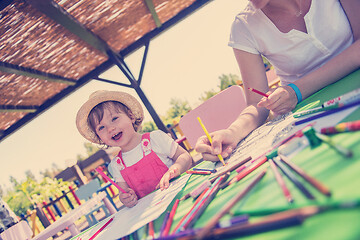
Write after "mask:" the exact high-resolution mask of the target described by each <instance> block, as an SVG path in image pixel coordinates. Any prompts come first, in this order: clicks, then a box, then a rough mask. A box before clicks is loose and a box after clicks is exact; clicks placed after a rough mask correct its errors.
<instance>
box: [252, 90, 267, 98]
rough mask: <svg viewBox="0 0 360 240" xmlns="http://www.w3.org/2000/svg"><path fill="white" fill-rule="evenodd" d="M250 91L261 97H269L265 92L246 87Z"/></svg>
mask: <svg viewBox="0 0 360 240" xmlns="http://www.w3.org/2000/svg"><path fill="white" fill-rule="evenodd" d="M248 89H249V90H250V91H252V92H254V93H257V94H259V95H261V96H263V97H269V95H267V94H266V93H263V92H260V91H259V90H256V89H255V88H248Z"/></svg>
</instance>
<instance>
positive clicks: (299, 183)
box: [273, 157, 315, 200]
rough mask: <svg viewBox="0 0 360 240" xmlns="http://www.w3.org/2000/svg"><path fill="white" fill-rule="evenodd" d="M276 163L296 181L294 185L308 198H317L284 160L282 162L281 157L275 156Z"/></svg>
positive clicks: (287, 175)
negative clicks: (289, 168) (287, 166)
mask: <svg viewBox="0 0 360 240" xmlns="http://www.w3.org/2000/svg"><path fill="white" fill-rule="evenodd" d="M273 161H274V162H275V164H276V165H277V166H278V167H279V168H280V170H281V171H282V172H283V173H284V175H285V176H286V177H287V178H288V179H289V180H290V181H291V182H293V183H294V185H295V186H296V187H297V188H298V189H299V190H300V191H301V192H302V193H303V194H304V195H305V196H306V197H307V198H308V199H312V200H313V199H315V197H314V196H313V195H312V194H311V193H310V192H309V191H308V190H307V189H306V188H305V187H304V185H303V184H302V183H301V182H300V181H299V180H298V179H297V178H296V176H295V175H294V174H293V173H292V172H291V171H289V170H288V169H287V168H286V167H285V166H284V165H283V163H282V162H280V160H279V157H275V158H273Z"/></svg>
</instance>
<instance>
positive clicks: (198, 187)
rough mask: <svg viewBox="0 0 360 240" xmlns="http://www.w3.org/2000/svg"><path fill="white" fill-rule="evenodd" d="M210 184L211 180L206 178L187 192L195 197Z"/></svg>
mask: <svg viewBox="0 0 360 240" xmlns="http://www.w3.org/2000/svg"><path fill="white" fill-rule="evenodd" d="M210 186H211V182H210V181H209V180H208V179H206V180H205V181H204V182H203V183H201V184H199V186H197V187H196V188H195V189H194V190H192V191H191V192H190V193H189V194H190V197H192V198H194V199H196V198H197V197H198V196H199V195H200V194H201V193H202V192H203V191H204V190H205V189H206V188H208V187H210Z"/></svg>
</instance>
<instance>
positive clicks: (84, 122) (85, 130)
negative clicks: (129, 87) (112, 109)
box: [76, 90, 144, 144]
mask: <svg viewBox="0 0 360 240" xmlns="http://www.w3.org/2000/svg"><path fill="white" fill-rule="evenodd" d="M107 101H116V102H120V103H122V104H124V105H125V106H126V107H128V108H129V109H130V111H131V112H132V113H133V114H134V117H135V119H139V122H140V123H141V122H142V121H143V119H144V112H143V109H142V107H141V105H140V103H139V102H138V101H137V100H136V98H134V97H133V96H131V95H130V94H128V93H125V92H119V91H106V90H99V91H96V92H93V93H92V94H91V95H90V97H89V100H87V101H86V102H85V103H84V104H83V105H82V106H81V108H80V109H79V111H78V113H77V115H76V127H77V129H78V130H79V132H80V134H81V135H82V136H83V137H84V138H86V139H87V140H89V141H91V142H93V143H97V144H101V142H100V141H99V139H98V137H97V135H96V133H94V132H93V131H92V130H91V127H90V126H89V124H88V117H89V114H90V112H91V110H92V109H93V108H94V107H96V106H97V105H98V104H100V103H102V102H107Z"/></svg>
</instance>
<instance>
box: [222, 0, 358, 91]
mask: <svg viewBox="0 0 360 240" xmlns="http://www.w3.org/2000/svg"><path fill="white" fill-rule="evenodd" d="M304 19H305V24H306V29H307V33H304V32H301V31H298V30H294V29H293V30H291V31H289V32H288V33H283V32H280V30H279V29H278V28H277V27H276V26H275V25H274V23H273V22H272V21H271V20H270V19H269V18H268V17H267V16H266V15H265V14H264V13H263V12H262V11H261V10H260V9H255V8H254V7H253V6H252V4H251V3H250V4H249V5H248V6H247V7H246V8H245V9H244V11H243V12H241V13H240V14H238V15H237V16H236V18H235V21H234V22H233V24H232V28H231V35H230V40H229V43H228V45H229V46H230V47H232V48H235V49H239V50H243V51H246V52H249V53H253V54H261V55H263V56H264V57H266V58H267V59H268V60H269V61H270V63H271V64H272V65H273V66H274V68H275V71H276V74H277V75H278V76H279V77H280V80H281V83H282V84H283V85H287V84H289V83H291V82H294V81H296V80H297V79H299V78H300V77H302V76H303V75H306V74H308V73H310V72H312V71H313V70H315V69H317V68H319V67H320V66H322V65H323V64H324V63H326V62H327V61H328V60H329V59H331V58H333V57H334V56H336V55H337V54H339V53H340V52H342V51H343V50H344V49H345V48H347V47H349V46H350V45H351V44H352V42H353V36H352V32H351V27H350V24H349V21H348V19H347V17H346V14H345V12H344V10H343V9H342V7H341V5H340V3H339V1H338V0H312V3H311V6H310V9H309V12H308V13H307V14H306V15H305V17H304Z"/></svg>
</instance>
